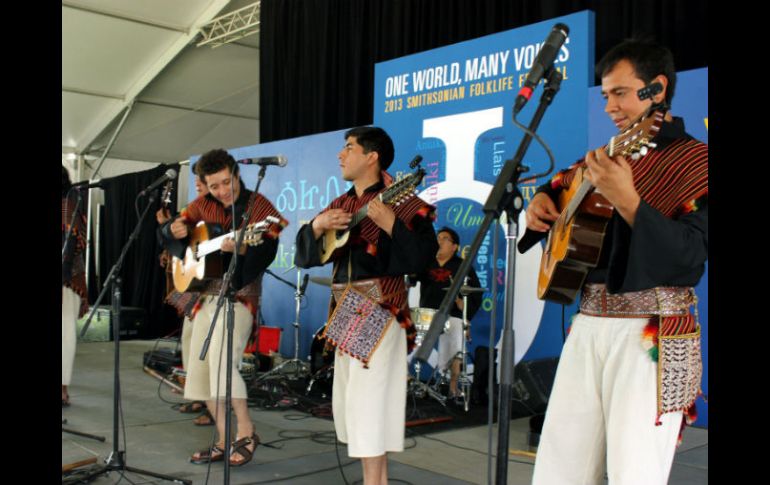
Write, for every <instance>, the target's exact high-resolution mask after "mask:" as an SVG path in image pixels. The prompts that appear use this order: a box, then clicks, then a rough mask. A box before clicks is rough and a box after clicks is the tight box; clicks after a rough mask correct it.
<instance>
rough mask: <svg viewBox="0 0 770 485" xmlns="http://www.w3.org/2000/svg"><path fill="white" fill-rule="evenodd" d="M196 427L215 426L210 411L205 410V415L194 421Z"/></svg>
mask: <svg viewBox="0 0 770 485" xmlns="http://www.w3.org/2000/svg"><path fill="white" fill-rule="evenodd" d="M193 424H194V425H195V426H214V416H212V415H211V413H210V412H209V410H208V409H205V408H204V409H203V413H202V414H201V415H200V416H198V417H197V418H195V419H193Z"/></svg>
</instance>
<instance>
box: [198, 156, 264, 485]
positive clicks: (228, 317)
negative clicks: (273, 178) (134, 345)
mask: <svg viewBox="0 0 770 485" xmlns="http://www.w3.org/2000/svg"><path fill="white" fill-rule="evenodd" d="M266 170H267V167H266V166H265V165H261V166H260V169H259V176H258V179H257V186H256V188H255V189H254V192H253V193H252V196H251V201H250V202H252V201H254V200H256V196H257V194H258V193H259V186H260V185H261V184H262V179H263V178H264V177H265V171H266ZM233 176H235V175H233ZM242 189H243V187H242ZM232 207H233V226H235V199H234V198H233V206H232ZM253 208H254V204H252V203H249V204H248V206H247V207H246V209H245V210H244V211H243V216H242V218H243V224H241V228H240V229H239V230H238V231H237V232H236V234H235V248H234V249H233V256H232V258H230V266H229V267H228V268H227V272H226V273H225V274H224V276H223V277H222V286H221V288H220V289H219V296H218V297H217V304H216V309H215V310H214V318H213V319H212V320H211V325H210V326H209V333H208V335H207V336H206V340H205V341H204V342H203V347H202V349H201V353H200V356H199V358H200V360H204V359H205V358H206V353H207V352H208V348H209V345H210V344H211V335H212V334H213V333H214V326H215V325H216V322H217V318H218V317H219V311H220V310H221V309H222V306H223V305H224V303H225V297H227V307H226V308H225V323H226V325H227V338H226V340H227V354H226V359H225V362H226V365H227V369H226V371H225V372H226V373H225V376H226V377H225V402H224V406H225V449H224V460H222V461H223V462H224V469H225V470H224V482H223V483H224V484H225V485H229V484H230V448H231V446H232V440H231V435H232V432H231V429H230V427H231V423H232V410H231V404H232V388H233V366H232V361H233V332H234V331H235V294H236V291H235V288H233V287H232V278H233V275H234V274H235V270H236V268H237V266H238V263H237V259H238V252H239V251H240V247H241V243H242V241H243V235H244V233H245V232H246V226H247V222H248V221H249V219H250V218H251V211H252V210H253ZM220 360H221V359H220ZM214 364H215V363H214V362H210V363H209V365H214ZM216 400H217V402H218V401H219V396H216ZM215 419H216V418H215Z"/></svg>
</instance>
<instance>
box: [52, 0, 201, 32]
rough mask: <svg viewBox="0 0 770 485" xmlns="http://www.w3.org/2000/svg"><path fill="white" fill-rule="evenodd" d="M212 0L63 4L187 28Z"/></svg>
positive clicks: (84, 0)
mask: <svg viewBox="0 0 770 485" xmlns="http://www.w3.org/2000/svg"><path fill="white" fill-rule="evenodd" d="M211 3H212V1H211V0H66V1H63V2H62V4H66V5H71V6H75V7H81V8H85V9H93V10H98V11H100V12H105V13H109V14H113V15H116V16H120V17H127V18H132V19H136V20H143V21H146V22H151V23H157V24H165V25H168V26H169V27H172V28H178V29H182V30H185V29H187V28H188V27H189V26H190V25H192V24H193V23H194V22H195V20H196V19H197V18H198V17H199V16H200V15H201V13H202V12H203V11H204V10H205V9H206V7H208V6H209V5H210V4H211Z"/></svg>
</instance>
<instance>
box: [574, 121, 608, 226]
mask: <svg viewBox="0 0 770 485" xmlns="http://www.w3.org/2000/svg"><path fill="white" fill-rule="evenodd" d="M614 147H615V137H614V136H613V137H612V138H610V142H609V143H608V144H607V146H606V147H605V148H604V153H606V154H607V155H608V156H610V157H611V156H612V155H613V153H614V152H615V149H614ZM594 188H595V187H594V184H592V183H591V182H589V181H588V180H587V179H585V178H584V179H583V181H582V182H581V183H580V186H579V187H578V188H577V190H576V191H575V195H574V196H573V197H572V199H570V201H569V204H567V207H566V208H565V209H564V212H566V219H567V220H568V221H569V220H570V219H572V216H573V215H574V214H575V212H576V211H577V208H578V206H579V205H580V204H581V203H582V202H583V199H585V198H586V196H587V195H588V194H590V193H591V192H592V191H593V190H594Z"/></svg>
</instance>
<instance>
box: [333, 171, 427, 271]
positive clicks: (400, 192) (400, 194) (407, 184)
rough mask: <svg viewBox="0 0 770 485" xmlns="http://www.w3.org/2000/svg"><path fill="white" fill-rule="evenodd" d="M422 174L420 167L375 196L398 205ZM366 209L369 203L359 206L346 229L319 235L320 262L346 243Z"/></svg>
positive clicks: (410, 194) (416, 184)
mask: <svg viewBox="0 0 770 485" xmlns="http://www.w3.org/2000/svg"><path fill="white" fill-rule="evenodd" d="M421 158H422V157H421ZM424 176H425V170H423V169H422V167H420V168H418V169H417V170H416V171H415V172H413V173H410V174H409V175H407V176H406V177H404V178H402V179H401V180H399V181H398V182H396V183H394V184H393V185H391V186H390V187H388V188H387V189H385V190H384V191H383V192H382V193H381V194H379V195H378V196H377V198H378V199H379V200H380V201H382V202H383V203H385V204H390V205H398V204H400V203H401V202H402V201H404V200H406V199H408V198H409V197H411V196H413V195H414V193H415V189H416V188H417V186H418V185H420V182H422V178H423V177H424ZM368 210H369V204H366V205H365V206H363V207H361V209H359V210H358V212H356V213H355V214H354V215H353V218H352V219H351V220H350V223H349V224H348V227H347V229H344V230H337V229H329V230H328V231H326V232H324V235H323V236H322V237H321V243H320V244H319V253H320V256H321V262H322V263H326V262H327V261H329V258H331V256H332V254H334V251H336V250H337V249H339V248H341V247H343V246H344V245H345V244H347V242H348V237H349V236H350V231H351V229H353V228H354V227H356V225H358V223H359V222H361V221H363V220H364V219H365V218H366V212H367V211H368Z"/></svg>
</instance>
